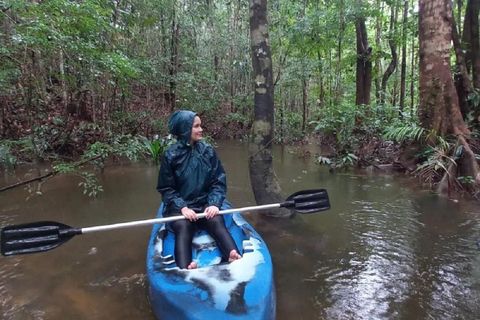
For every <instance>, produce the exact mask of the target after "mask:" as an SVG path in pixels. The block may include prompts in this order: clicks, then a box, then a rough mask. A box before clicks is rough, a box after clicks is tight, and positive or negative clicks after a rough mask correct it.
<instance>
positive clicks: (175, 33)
mask: <svg viewBox="0 0 480 320" xmlns="http://www.w3.org/2000/svg"><path fill="white" fill-rule="evenodd" d="M179 36H180V26H179V25H178V22H177V20H176V1H174V3H173V13H172V38H171V42H170V48H171V49H170V50H171V51H170V70H169V74H170V93H169V95H168V100H169V101H168V102H169V103H170V112H173V110H175V107H176V100H177V97H176V90H177V82H176V81H175V76H176V75H177V67H178V42H179Z"/></svg>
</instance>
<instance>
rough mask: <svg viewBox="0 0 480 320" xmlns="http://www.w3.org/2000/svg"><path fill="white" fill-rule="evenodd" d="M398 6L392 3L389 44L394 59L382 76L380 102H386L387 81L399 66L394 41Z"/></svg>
mask: <svg viewBox="0 0 480 320" xmlns="http://www.w3.org/2000/svg"><path fill="white" fill-rule="evenodd" d="M396 10H397V9H396V6H395V5H392V8H391V12H390V28H389V36H388V45H389V46H390V51H391V52H392V60H391V61H390V63H389V64H388V68H387V70H385V73H384V74H383V77H382V94H381V99H380V104H382V105H383V104H385V95H386V93H387V82H388V79H389V78H390V76H391V75H392V74H393V73H394V72H395V69H396V68H397V47H396V45H395V42H394V41H393V37H394V34H393V33H394V29H393V27H394V24H395V23H396Z"/></svg>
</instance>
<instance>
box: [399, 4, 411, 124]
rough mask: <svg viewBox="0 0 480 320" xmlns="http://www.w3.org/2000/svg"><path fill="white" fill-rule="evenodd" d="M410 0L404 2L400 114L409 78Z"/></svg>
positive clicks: (403, 105) (403, 106)
mask: <svg viewBox="0 0 480 320" xmlns="http://www.w3.org/2000/svg"><path fill="white" fill-rule="evenodd" d="M408 1H409V0H404V3H403V24H402V39H403V43H402V66H401V71H400V115H401V114H402V112H403V109H404V108H405V85H406V79H407V23H408ZM412 81H413V79H412Z"/></svg>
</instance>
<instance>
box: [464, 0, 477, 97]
mask: <svg viewBox="0 0 480 320" xmlns="http://www.w3.org/2000/svg"><path fill="white" fill-rule="evenodd" d="M469 2H471V8H470V9H471V12H470V41H471V48H472V49H471V50H472V56H471V57H472V78H473V86H474V87H475V88H477V89H480V39H479V35H478V33H479V31H478V27H479V25H478V14H479V13H480V0H470V1H469ZM467 14H468V13H467ZM464 32H466V30H464Z"/></svg>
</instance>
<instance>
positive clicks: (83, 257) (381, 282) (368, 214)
mask: <svg viewBox="0 0 480 320" xmlns="http://www.w3.org/2000/svg"><path fill="white" fill-rule="evenodd" d="M297 151H298V150H294V149H293V148H282V147H276V148H275V150H274V155H275V168H276V173H277V176H278V179H279V182H280V184H281V186H282V188H283V190H284V191H285V193H286V194H291V193H293V192H295V191H298V190H302V189H312V188H326V189H327V190H328V192H329V195H330V199H331V203H332V209H331V210H329V211H327V212H323V213H316V214H312V215H305V216H296V217H295V218H294V219H287V220H276V219H271V218H264V217H262V216H261V215H259V214H258V213H250V214H248V215H245V218H246V219H247V220H249V221H250V222H251V223H252V224H253V225H254V226H255V228H256V229H257V231H259V233H260V234H261V235H262V236H263V238H264V239H265V241H266V242H267V244H268V246H269V248H270V251H271V254H272V259H273V263H274V272H275V283H276V286H277V305H278V306H277V315H278V316H277V319H279V320H284V319H285V320H286V319H308V320H310V319H476V318H478V315H480V247H479V245H478V242H479V241H480V224H479V221H480V210H479V207H478V205H477V204H476V203H473V202H470V201H467V200H461V201H459V202H455V201H452V200H449V199H446V198H441V197H438V196H435V195H432V194H431V193H430V192H428V191H427V190H423V189H421V188H420V187H419V186H418V183H417V181H415V180H412V179H411V178H410V179H406V178H401V177H395V178H394V177H390V176H382V175H378V174H368V173H364V172H360V173H337V174H331V173H329V172H328V170H326V169H324V168H321V167H318V166H317V165H315V164H314V163H313V161H312V159H311V158H308V157H307V158H303V157H301V156H299V153H298V152H297ZM217 152H218V153H219V156H220V158H221V159H222V161H223V163H224V166H225V169H226V171H227V175H228V187H229V191H228V198H229V199H230V201H231V202H232V203H233V204H234V205H235V206H237V207H240V206H249V205H254V204H255V203H254V199H253V194H252V192H251V188H250V181H249V177H248V167H247V147H246V145H244V144H239V143H234V142H230V141H228V142H220V143H219V148H217ZM157 172H158V171H157V168H155V167H150V166H148V165H146V164H134V165H123V166H120V165H116V166H111V167H109V168H107V170H106V171H105V173H104V174H103V175H101V176H100V180H101V184H102V185H103V186H104V189H105V192H103V193H102V194H101V195H100V197H98V198H89V197H87V196H83V194H82V192H81V191H82V190H81V189H80V188H78V186H77V185H78V183H79V182H80V180H79V178H78V177H76V176H73V175H70V176H69V175H67V176H60V177H56V178H54V180H53V181H50V182H48V183H46V184H45V185H44V188H43V196H41V197H32V198H30V199H29V200H28V201H25V199H26V198H27V196H28V192H26V191H25V190H23V188H18V189H15V190H11V191H7V192H4V193H0V224H1V226H5V225H8V224H17V223H23V222H29V221H39V220H52V221H59V222H63V223H66V224H68V225H71V226H75V227H88V226H95V225H101V224H110V223H116V222H124V221H133V220H140V219H147V218H151V217H153V216H154V215H155V213H156V210H157V207H158V205H159V202H160V196H159V194H158V193H157V192H156V190H155V185H156V178H157ZM24 173H25V172H19V173H17V175H18V176H17V177H11V176H7V175H4V176H2V177H0V186H3V185H7V184H11V183H15V182H16V181H18V180H17V178H19V179H24V178H25V177H24ZM32 186H33V185H32ZM149 233H150V228H149V227H140V228H133V229H124V230H116V231H109V232H103V233H98V234H90V235H82V236H77V237H75V238H74V239H72V240H70V241H69V242H68V243H66V244H64V245H62V246H61V247H59V248H57V249H55V250H52V251H50V252H45V253H40V254H34V255H22V256H13V257H8V258H5V257H1V258H0V318H2V319H22V320H24V319H49V320H50V319H51V320H57V319H62V320H63V319H107V318H108V319H140V320H154V319H155V317H154V315H153V313H152V312H151V310H150V306H149V302H148V299H147V289H146V283H145V257H146V243H147V241H148V237H149Z"/></svg>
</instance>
